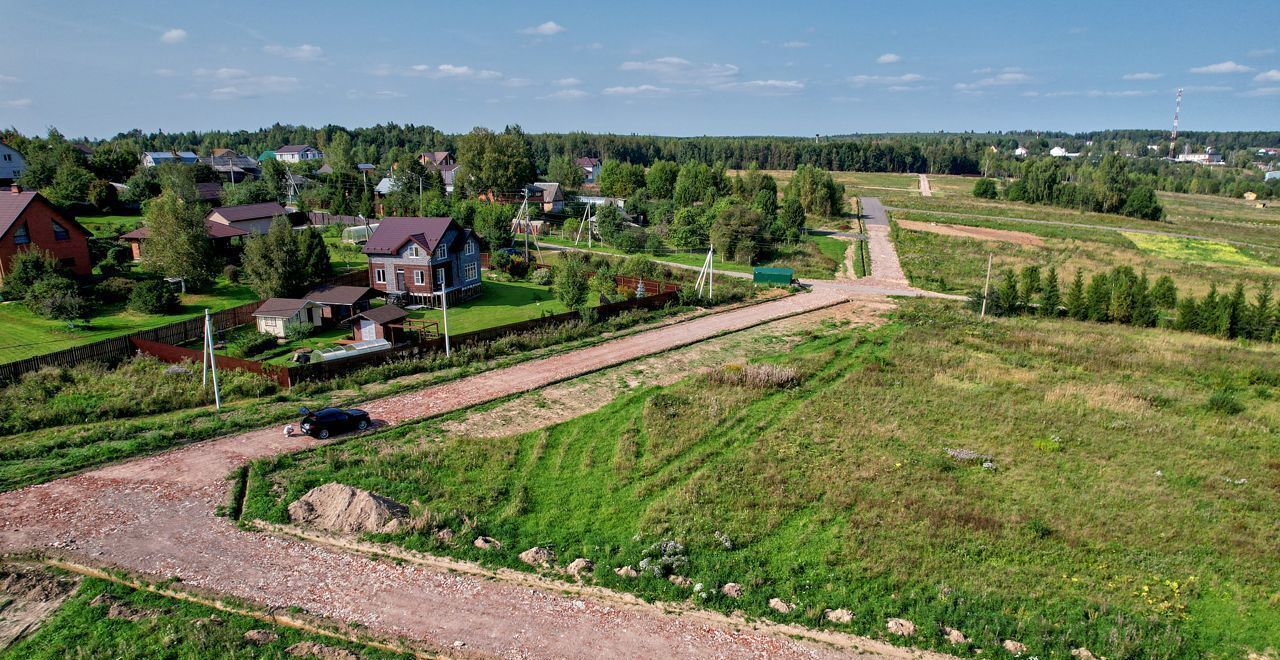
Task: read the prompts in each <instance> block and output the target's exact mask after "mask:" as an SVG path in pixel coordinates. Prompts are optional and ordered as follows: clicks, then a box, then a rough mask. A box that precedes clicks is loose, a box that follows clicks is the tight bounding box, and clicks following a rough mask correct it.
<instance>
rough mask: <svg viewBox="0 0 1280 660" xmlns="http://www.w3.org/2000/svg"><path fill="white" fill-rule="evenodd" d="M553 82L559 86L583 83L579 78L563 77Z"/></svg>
mask: <svg viewBox="0 0 1280 660" xmlns="http://www.w3.org/2000/svg"><path fill="white" fill-rule="evenodd" d="M551 84H552V85H555V86H557V87H575V86H577V85H581V84H582V81H581V80H578V79H577V78H561V79H559V80H555V81H552V83H551Z"/></svg>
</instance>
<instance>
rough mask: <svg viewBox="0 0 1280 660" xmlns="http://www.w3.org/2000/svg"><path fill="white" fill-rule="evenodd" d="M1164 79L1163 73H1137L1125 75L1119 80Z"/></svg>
mask: <svg viewBox="0 0 1280 660" xmlns="http://www.w3.org/2000/svg"><path fill="white" fill-rule="evenodd" d="M1163 77H1164V74H1163V73H1151V72H1149V71H1141V72H1139V73H1126V74H1124V75H1123V76H1121V78H1124V79H1125V80H1159V79H1161V78H1163Z"/></svg>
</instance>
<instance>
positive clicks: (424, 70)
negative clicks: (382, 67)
mask: <svg viewBox="0 0 1280 660" xmlns="http://www.w3.org/2000/svg"><path fill="white" fill-rule="evenodd" d="M406 75H411V76H425V77H427V78H458V79H464V80H496V79H498V78H501V77H502V74H501V73H499V72H497V71H490V70H489V69H474V68H472V67H469V66H458V65H455V64H441V65H439V66H434V67H433V66H431V65H430V64H415V65H413V66H411V67H409V70H408V72H407V74H406Z"/></svg>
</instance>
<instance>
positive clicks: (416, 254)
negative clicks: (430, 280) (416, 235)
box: [405, 245, 422, 259]
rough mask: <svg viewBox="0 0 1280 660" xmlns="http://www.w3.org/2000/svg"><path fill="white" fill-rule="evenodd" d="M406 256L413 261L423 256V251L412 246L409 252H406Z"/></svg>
mask: <svg viewBox="0 0 1280 660" xmlns="http://www.w3.org/2000/svg"><path fill="white" fill-rule="evenodd" d="M405 256H407V257H410V258H413V259H417V258H418V257H421V256H422V251H421V250H419V249H418V246H416V245H410V246H409V250H408V251H407V252H405Z"/></svg>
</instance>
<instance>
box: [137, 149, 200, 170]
mask: <svg viewBox="0 0 1280 660" xmlns="http://www.w3.org/2000/svg"><path fill="white" fill-rule="evenodd" d="M199 159H200V157H199V156H197V155H196V152H194V151H147V152H143V154H142V164H143V165H145V166H147V167H155V166H156V165H163V164H165V163H182V164H183V165H195V164H196V161H197V160H199Z"/></svg>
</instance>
